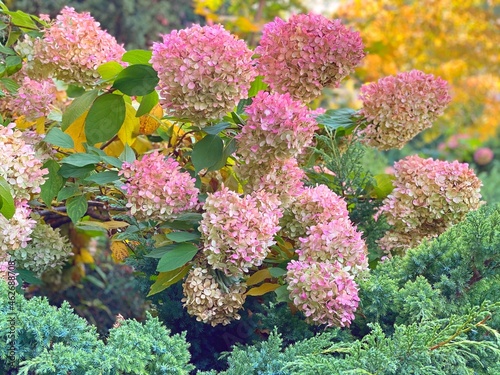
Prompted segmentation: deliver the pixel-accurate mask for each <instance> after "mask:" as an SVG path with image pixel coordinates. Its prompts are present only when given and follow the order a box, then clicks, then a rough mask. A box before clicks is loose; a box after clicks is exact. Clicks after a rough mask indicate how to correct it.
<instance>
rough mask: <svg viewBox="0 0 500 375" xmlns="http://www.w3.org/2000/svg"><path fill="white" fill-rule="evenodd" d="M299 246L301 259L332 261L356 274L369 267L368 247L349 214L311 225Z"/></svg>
mask: <svg viewBox="0 0 500 375" xmlns="http://www.w3.org/2000/svg"><path fill="white" fill-rule="evenodd" d="M299 241H300V247H299V248H298V249H297V250H296V253H297V254H299V260H300V261H307V262H332V261H335V262H336V264H337V265H338V266H340V267H342V269H343V270H344V271H346V272H349V273H350V274H351V275H353V276H357V275H358V274H360V273H361V272H363V271H365V270H367V269H368V257H367V249H366V245H365V243H364V241H363V240H362V239H361V232H358V231H357V230H356V228H355V227H354V226H353V225H352V223H351V221H350V220H349V219H348V218H345V217H342V218H339V219H336V220H330V221H328V222H324V223H318V224H316V225H312V226H311V227H309V228H308V230H307V233H306V236H305V237H301V238H299Z"/></svg>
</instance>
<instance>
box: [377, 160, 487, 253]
mask: <svg viewBox="0 0 500 375" xmlns="http://www.w3.org/2000/svg"><path fill="white" fill-rule="evenodd" d="M394 169H395V176H396V178H395V180H394V181H393V184H394V190H393V191H392V193H391V194H390V195H389V196H388V197H387V198H386V199H385V200H384V202H383V203H384V205H383V206H382V207H381V208H380V210H379V212H378V214H377V215H380V214H383V215H384V216H385V217H386V218H387V222H388V223H389V224H391V225H392V226H393V229H392V230H390V231H389V232H387V234H386V235H385V236H384V237H383V238H382V239H381V240H380V242H379V245H380V247H381V248H382V249H384V250H386V251H387V252H390V251H400V250H403V251H405V250H407V249H409V248H412V247H415V246H416V245H418V244H419V243H420V242H422V240H423V239H424V238H432V237H436V236H438V235H439V234H441V233H443V232H444V231H445V230H446V229H447V228H449V227H450V226H451V225H453V224H456V223H458V222H460V221H461V220H463V218H464V217H465V215H466V214H467V213H468V212H469V211H472V210H476V209H477V208H479V206H480V205H481V202H480V200H481V194H480V188H481V181H480V180H479V179H478V178H477V177H476V175H475V174H474V171H473V170H472V169H470V168H469V166H468V164H466V163H459V162H458V161H454V162H447V161H440V160H433V159H430V158H429V159H422V158H420V157H419V156H417V155H413V156H408V157H406V158H404V159H402V160H400V161H399V162H397V163H395V164H394Z"/></svg>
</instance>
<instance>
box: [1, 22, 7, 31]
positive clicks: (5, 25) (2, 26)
mask: <svg viewBox="0 0 500 375" xmlns="http://www.w3.org/2000/svg"><path fill="white" fill-rule="evenodd" d="M7 26H8V25H7V24H6V23H5V22H2V21H0V30H3V29H6V28H7Z"/></svg>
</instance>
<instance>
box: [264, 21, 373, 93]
mask: <svg viewBox="0 0 500 375" xmlns="http://www.w3.org/2000/svg"><path fill="white" fill-rule="evenodd" d="M363 47H364V46H363V42H362V41H361V38H360V36H359V33H358V32H353V31H351V30H349V29H348V28H346V27H345V26H343V25H342V23H341V21H340V20H329V19H327V18H325V17H323V16H321V15H318V14H312V13H311V14H297V15H293V16H292V17H290V19H289V20H288V22H285V21H283V20H282V19H280V18H276V19H275V20H274V22H270V23H268V24H267V25H265V26H264V30H263V32H262V38H261V40H260V45H259V46H258V47H257V48H256V50H255V53H257V54H259V55H260V57H259V59H258V64H259V65H258V67H259V73H260V74H261V75H263V76H264V82H266V83H268V84H269V85H270V86H271V88H272V89H273V90H274V91H277V92H279V93H283V94H284V93H290V95H292V97H293V98H295V99H299V100H302V101H304V102H309V101H311V100H313V99H315V98H317V97H318V96H320V95H321V90H323V88H324V87H337V86H338V85H339V82H340V81H341V80H342V79H343V78H344V77H346V76H348V75H349V74H350V73H352V72H353V71H354V68H355V67H356V66H357V65H359V63H360V62H361V60H362V59H363V57H364V56H365V53H364V52H363Z"/></svg>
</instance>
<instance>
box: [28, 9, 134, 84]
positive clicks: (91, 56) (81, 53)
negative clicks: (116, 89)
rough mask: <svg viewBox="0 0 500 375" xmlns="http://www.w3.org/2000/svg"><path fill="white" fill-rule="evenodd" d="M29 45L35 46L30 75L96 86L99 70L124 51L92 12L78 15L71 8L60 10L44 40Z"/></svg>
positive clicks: (118, 58) (31, 58)
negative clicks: (101, 26) (102, 65)
mask: <svg viewBox="0 0 500 375" xmlns="http://www.w3.org/2000/svg"><path fill="white" fill-rule="evenodd" d="M27 43H28V44H31V43H32V44H33V53H32V55H29V56H28V66H29V69H30V71H29V74H30V75H32V76H33V77H34V78H38V77H40V76H41V77H43V78H45V77H47V76H49V75H51V76H53V77H56V78H57V79H60V80H62V81H64V82H66V83H74V84H77V85H83V86H93V85H95V84H96V83H97V81H98V80H99V79H100V75H99V73H98V72H97V70H96V68H97V67H98V66H99V65H101V64H103V63H105V62H108V61H120V60H121V57H122V55H123V53H124V52H125V49H124V48H123V47H122V46H120V45H119V44H118V43H117V42H116V39H115V38H114V37H113V36H111V35H110V34H108V33H107V32H106V31H103V30H101V28H100V25H99V23H98V22H96V21H95V20H94V18H93V17H92V16H91V15H90V14H89V13H87V12H84V13H77V12H76V11H75V10H74V9H73V8H70V7H64V8H63V9H62V10H61V13H60V14H59V15H58V16H57V18H56V19H55V21H54V23H52V24H51V25H50V26H49V27H48V28H47V29H46V30H45V32H44V36H43V38H40V39H36V40H34V41H32V42H31V41H30V40H27Z"/></svg>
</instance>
